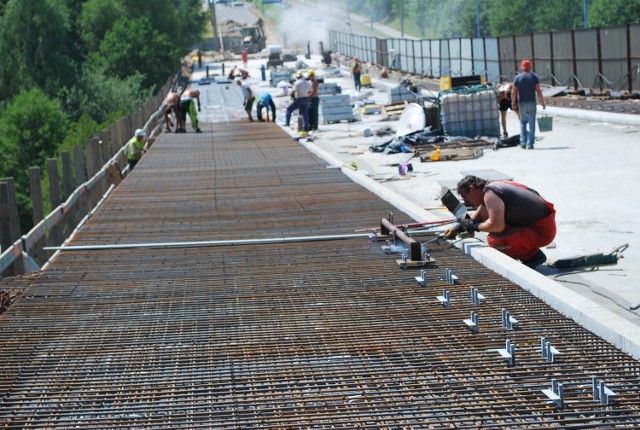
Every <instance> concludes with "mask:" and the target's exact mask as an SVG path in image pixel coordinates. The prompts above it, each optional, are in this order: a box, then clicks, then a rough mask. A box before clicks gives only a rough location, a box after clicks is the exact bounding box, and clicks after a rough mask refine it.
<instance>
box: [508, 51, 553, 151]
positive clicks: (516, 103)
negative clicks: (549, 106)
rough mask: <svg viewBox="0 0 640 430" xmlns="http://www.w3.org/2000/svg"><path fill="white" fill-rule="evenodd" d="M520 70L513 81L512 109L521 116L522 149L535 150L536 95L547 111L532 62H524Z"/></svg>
mask: <svg viewBox="0 0 640 430" xmlns="http://www.w3.org/2000/svg"><path fill="white" fill-rule="evenodd" d="M520 70H522V73H518V74H517V75H516V77H515V79H514V80H513V89H512V91H511V109H512V110H514V111H518V112H519V114H520V147H521V148H522V149H525V148H526V149H533V144H534V143H535V141H536V106H537V103H536V95H537V96H538V100H537V101H539V102H540V104H541V105H542V109H546V105H545V103H544V97H543V96H542V91H540V79H539V78H538V75H536V74H535V73H533V72H532V71H531V61H530V60H526V59H525V60H522V62H521V63H520ZM527 128H528V129H527Z"/></svg>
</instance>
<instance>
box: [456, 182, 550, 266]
mask: <svg viewBox="0 0 640 430" xmlns="http://www.w3.org/2000/svg"><path fill="white" fill-rule="evenodd" d="M457 190H458V194H460V196H461V197H462V198H463V199H464V202H465V204H467V205H469V206H472V207H474V208H476V211H475V212H474V213H473V214H472V215H471V217H469V218H467V219H464V220H462V221H460V222H459V223H457V225H456V226H455V227H452V228H450V229H449V230H447V231H446V232H445V237H446V238H447V239H453V238H454V237H455V236H456V234H457V233H460V232H463V231H466V232H467V233H470V234H473V232H476V231H484V232H487V233H489V235H488V236H487V244H488V245H489V246H490V247H492V248H496V249H498V250H499V251H501V252H503V253H504V254H506V255H508V256H509V257H511V258H514V259H516V260H520V261H522V263H523V264H524V265H525V266H528V267H531V268H535V267H537V266H539V265H540V264H542V263H544V262H545V261H546V260H547V256H546V255H545V254H544V252H542V250H540V248H541V247H543V246H546V245H548V244H550V243H551V242H552V241H553V239H554V238H555V236H556V211H555V209H554V207H553V204H552V203H549V202H548V201H546V200H545V199H543V198H542V197H541V196H540V194H538V192H537V191H535V190H533V189H531V188H529V187H526V186H524V185H522V184H518V183H517V182H512V181H490V182H489V181H487V180H485V179H481V178H478V177H477V176H472V175H469V176H465V177H464V178H462V180H460V182H458V186H457Z"/></svg>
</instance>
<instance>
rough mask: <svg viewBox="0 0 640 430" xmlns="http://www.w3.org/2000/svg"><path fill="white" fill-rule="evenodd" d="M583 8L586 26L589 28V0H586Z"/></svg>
mask: <svg viewBox="0 0 640 430" xmlns="http://www.w3.org/2000/svg"><path fill="white" fill-rule="evenodd" d="M582 9H583V13H584V18H583V19H584V28H589V20H588V19H587V0H584V2H583V5H582Z"/></svg>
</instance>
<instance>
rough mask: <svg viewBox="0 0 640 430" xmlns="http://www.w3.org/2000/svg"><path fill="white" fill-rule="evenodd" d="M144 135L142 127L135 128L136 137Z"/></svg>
mask: <svg viewBox="0 0 640 430" xmlns="http://www.w3.org/2000/svg"><path fill="white" fill-rule="evenodd" d="M145 135H146V133H145V132H144V130H143V129H141V128H139V129H137V130H136V137H144V136H145Z"/></svg>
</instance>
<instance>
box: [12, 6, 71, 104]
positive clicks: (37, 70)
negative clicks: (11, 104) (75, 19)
mask: <svg viewBox="0 0 640 430" xmlns="http://www.w3.org/2000/svg"><path fill="white" fill-rule="evenodd" d="M70 29H71V23H70V18H69V13H68V10H67V7H66V5H65V3H64V1H63V0H9V2H8V3H7V4H6V7H5V11H4V15H3V16H2V19H1V21H0V58H2V62H0V81H1V82H2V83H3V85H2V86H1V87H0V98H2V99H5V100H6V99H10V98H11V97H12V96H14V95H16V94H18V93H19V92H20V90H21V89H23V88H29V87H33V86H37V87H40V88H42V89H43V91H44V92H45V93H47V94H49V95H53V96H55V95H56V93H57V91H58V90H59V89H60V88H61V87H62V86H64V85H67V84H70V83H71V82H73V80H74V76H75V69H76V63H75V62H74V61H73V60H72V55H70V53H71V52H72V48H73V43H72V42H71V40H70V39H69V37H68V36H69V31H70Z"/></svg>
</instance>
